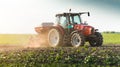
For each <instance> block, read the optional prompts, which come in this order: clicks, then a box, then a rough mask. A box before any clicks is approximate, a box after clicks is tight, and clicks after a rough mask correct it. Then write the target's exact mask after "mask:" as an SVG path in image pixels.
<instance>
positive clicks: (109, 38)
mask: <svg viewBox="0 0 120 67" xmlns="http://www.w3.org/2000/svg"><path fill="white" fill-rule="evenodd" d="M102 35H103V38H104V44H111V45H116V44H117V45H120V33H108V34H107V33H104V34H102Z"/></svg>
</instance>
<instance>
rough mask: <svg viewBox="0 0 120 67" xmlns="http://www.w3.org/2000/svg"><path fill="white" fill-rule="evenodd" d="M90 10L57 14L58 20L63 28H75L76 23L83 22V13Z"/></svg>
mask: <svg viewBox="0 0 120 67" xmlns="http://www.w3.org/2000/svg"><path fill="white" fill-rule="evenodd" d="M85 13H88V16H90V13H89V12H82V13H63V14H57V15H56V18H57V19H56V22H57V24H59V25H60V26H62V27H63V28H73V27H74V25H76V24H83V22H82V19H81V15H82V14H85Z"/></svg>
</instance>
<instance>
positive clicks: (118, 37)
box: [0, 33, 120, 45]
mask: <svg viewBox="0 0 120 67" xmlns="http://www.w3.org/2000/svg"><path fill="white" fill-rule="evenodd" d="M34 35H35V34H0V45H24V44H28V41H29V39H30V37H32V36H34ZM102 35H103V38H104V45H108V44H111V45H116V44H120V34H117V33H114V34H112V33H108V34H106V33H103V34H102Z"/></svg>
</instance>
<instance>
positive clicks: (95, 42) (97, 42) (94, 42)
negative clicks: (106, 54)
mask: <svg viewBox="0 0 120 67" xmlns="http://www.w3.org/2000/svg"><path fill="white" fill-rule="evenodd" d="M89 43H90V45H91V46H92V47H99V46H102V43H103V37H102V35H101V33H99V32H95V37H92V38H90V39H89Z"/></svg>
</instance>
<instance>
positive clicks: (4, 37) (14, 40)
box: [0, 34, 33, 45]
mask: <svg viewBox="0 0 120 67" xmlns="http://www.w3.org/2000/svg"><path fill="white" fill-rule="evenodd" d="M31 36H33V35H32V34H0V45H24V44H27V43H28V41H29V38H30V37H31Z"/></svg>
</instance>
